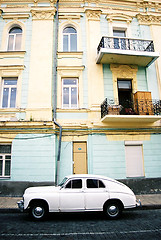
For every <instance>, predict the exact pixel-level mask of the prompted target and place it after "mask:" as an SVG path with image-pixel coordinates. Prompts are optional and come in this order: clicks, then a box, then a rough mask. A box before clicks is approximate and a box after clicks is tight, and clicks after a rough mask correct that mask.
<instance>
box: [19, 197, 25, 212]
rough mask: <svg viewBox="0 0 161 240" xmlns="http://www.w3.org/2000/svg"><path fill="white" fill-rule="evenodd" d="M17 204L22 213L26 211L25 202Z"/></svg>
mask: <svg viewBox="0 0 161 240" xmlns="http://www.w3.org/2000/svg"><path fill="white" fill-rule="evenodd" d="M17 204H18V208H19V209H20V211H21V212H23V211H24V201H23V200H21V201H19V202H17Z"/></svg>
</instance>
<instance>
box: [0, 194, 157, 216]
mask: <svg viewBox="0 0 161 240" xmlns="http://www.w3.org/2000/svg"><path fill="white" fill-rule="evenodd" d="M136 198H137V200H138V199H140V200H141V204H142V207H141V208H139V209H159V208H160V209H161V194H147V195H136ZM21 199H22V198H21V197H0V212H16V211H19V209H18V207H17V202H18V201H19V200H21Z"/></svg>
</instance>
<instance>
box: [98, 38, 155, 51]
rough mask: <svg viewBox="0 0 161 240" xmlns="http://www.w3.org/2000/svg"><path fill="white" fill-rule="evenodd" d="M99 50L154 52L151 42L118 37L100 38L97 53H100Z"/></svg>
mask: <svg viewBox="0 0 161 240" xmlns="http://www.w3.org/2000/svg"><path fill="white" fill-rule="evenodd" d="M101 48H106V49H120V50H131V51H142V52H143V51H145V52H154V44H153V41H151V40H142V39H131V38H118V37H102V38H101V41H100V44H99V45H98V48H97V53H99V52H100V49H101Z"/></svg>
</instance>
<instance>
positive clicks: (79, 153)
mask: <svg viewBox="0 0 161 240" xmlns="http://www.w3.org/2000/svg"><path fill="white" fill-rule="evenodd" d="M73 173H74V174H81V173H87V143H86V142H74V143H73Z"/></svg>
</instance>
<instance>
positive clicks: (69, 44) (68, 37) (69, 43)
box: [62, 26, 78, 52]
mask: <svg viewBox="0 0 161 240" xmlns="http://www.w3.org/2000/svg"><path fill="white" fill-rule="evenodd" d="M66 28H73V29H74V30H75V31H76V32H75V33H64V30H65V29H66ZM71 35H76V49H75V50H71ZM64 36H67V39H68V47H67V50H64ZM62 38H63V41H62V42H63V52H77V49H78V34H77V30H76V28H75V27H73V26H66V27H64V28H63V33H62Z"/></svg>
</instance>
